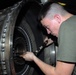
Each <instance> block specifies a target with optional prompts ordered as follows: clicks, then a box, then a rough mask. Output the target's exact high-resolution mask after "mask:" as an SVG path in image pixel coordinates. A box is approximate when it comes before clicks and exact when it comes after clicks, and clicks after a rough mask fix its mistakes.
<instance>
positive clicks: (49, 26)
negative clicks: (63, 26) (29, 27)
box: [41, 18, 59, 37]
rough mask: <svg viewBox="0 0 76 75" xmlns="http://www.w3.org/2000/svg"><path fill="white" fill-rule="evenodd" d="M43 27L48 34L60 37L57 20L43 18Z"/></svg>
mask: <svg viewBox="0 0 76 75" xmlns="http://www.w3.org/2000/svg"><path fill="white" fill-rule="evenodd" d="M41 23H42V25H43V26H44V27H45V28H46V30H47V33H48V34H52V35H54V36H56V37H57V36H58V30H59V27H58V22H57V21H56V20H55V19H49V18H43V19H42V20H41Z"/></svg>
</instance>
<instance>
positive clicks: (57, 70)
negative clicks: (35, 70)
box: [21, 52, 74, 75]
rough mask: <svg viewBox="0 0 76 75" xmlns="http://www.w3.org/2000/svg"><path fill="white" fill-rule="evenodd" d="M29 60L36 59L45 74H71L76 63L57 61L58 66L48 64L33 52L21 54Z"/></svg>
mask: <svg viewBox="0 0 76 75" xmlns="http://www.w3.org/2000/svg"><path fill="white" fill-rule="evenodd" d="M21 57H23V58H24V59H25V60H27V61H34V62H35V63H36V64H37V65H38V67H39V68H40V69H41V70H42V72H43V73H44V74H45V75H71V74H72V71H73V68H74V64H71V63H64V62H60V61H57V64H56V67H53V66H51V65H48V64H46V63H44V62H43V61H41V60H40V59H39V58H37V57H36V56H35V55H34V54H33V53H32V52H27V53H26V54H23V55H21Z"/></svg>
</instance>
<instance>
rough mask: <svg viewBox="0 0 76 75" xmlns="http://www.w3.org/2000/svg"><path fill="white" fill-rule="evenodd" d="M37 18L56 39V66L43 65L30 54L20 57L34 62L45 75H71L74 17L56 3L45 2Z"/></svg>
mask: <svg viewBox="0 0 76 75" xmlns="http://www.w3.org/2000/svg"><path fill="white" fill-rule="evenodd" d="M39 17H40V21H41V23H42V25H43V26H44V27H45V28H46V30H47V33H48V34H50V33H51V34H52V35H54V36H56V37H58V45H59V49H58V52H57V62H56V66H55V67H53V66H51V65H48V64H46V63H44V62H43V61H41V60H40V59H38V58H37V57H36V56H35V55H34V54H33V53H32V52H27V53H26V54H24V55H21V56H22V57H23V58H24V59H25V60H27V61H34V62H35V63H36V64H37V65H38V66H39V68H40V69H41V70H42V71H43V73H44V74H45V75H72V73H73V70H74V69H75V68H74V67H75V63H76V16H74V15H73V14H71V13H69V12H67V11H66V10H65V9H64V8H63V7H62V6H61V5H59V4H57V3H51V2H47V3H45V4H44V5H43V8H42V10H41V12H40V15H39ZM73 75H76V74H75V73H74V74H73Z"/></svg>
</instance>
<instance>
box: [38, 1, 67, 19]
mask: <svg viewBox="0 0 76 75" xmlns="http://www.w3.org/2000/svg"><path fill="white" fill-rule="evenodd" d="M56 13H59V14H61V15H65V14H66V13H67V11H66V10H65V9H64V7H63V6H61V5H60V4H58V3H55V2H51V1H47V2H46V3H45V4H44V5H43V6H42V9H41V11H40V13H39V16H38V19H39V20H42V19H43V18H44V17H45V16H48V17H49V15H51V16H53V15H54V14H56Z"/></svg>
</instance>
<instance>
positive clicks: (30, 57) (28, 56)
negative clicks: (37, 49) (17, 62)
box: [20, 52, 35, 61]
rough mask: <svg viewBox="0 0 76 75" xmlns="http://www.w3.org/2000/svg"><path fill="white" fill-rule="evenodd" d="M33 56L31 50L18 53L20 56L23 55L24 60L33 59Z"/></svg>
mask: <svg viewBox="0 0 76 75" xmlns="http://www.w3.org/2000/svg"><path fill="white" fill-rule="evenodd" d="M34 56H35V55H34V54H33V53H32V52H26V53H24V54H23V55H20V57H23V58H24V59H25V60H26V61H33V60H34Z"/></svg>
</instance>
